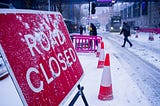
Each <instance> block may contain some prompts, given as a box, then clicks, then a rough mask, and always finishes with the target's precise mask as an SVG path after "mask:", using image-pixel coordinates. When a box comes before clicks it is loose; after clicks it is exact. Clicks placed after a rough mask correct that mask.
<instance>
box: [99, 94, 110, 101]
mask: <svg viewBox="0 0 160 106" xmlns="http://www.w3.org/2000/svg"><path fill="white" fill-rule="evenodd" d="M98 99H99V100H103V101H107V100H112V99H113V95H108V96H104V95H98Z"/></svg>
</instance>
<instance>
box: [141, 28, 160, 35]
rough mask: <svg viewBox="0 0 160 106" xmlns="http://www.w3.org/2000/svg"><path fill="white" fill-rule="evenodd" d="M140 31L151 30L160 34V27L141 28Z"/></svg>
mask: <svg viewBox="0 0 160 106" xmlns="http://www.w3.org/2000/svg"><path fill="white" fill-rule="evenodd" d="M139 32H149V33H156V34H160V28H140V29H139Z"/></svg>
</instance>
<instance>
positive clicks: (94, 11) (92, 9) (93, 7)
mask: <svg viewBox="0 0 160 106" xmlns="http://www.w3.org/2000/svg"><path fill="white" fill-rule="evenodd" d="M91 6H92V7H91V14H95V13H96V9H95V8H96V3H92V4H91Z"/></svg>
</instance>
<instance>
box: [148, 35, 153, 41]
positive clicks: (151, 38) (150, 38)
mask: <svg viewBox="0 0 160 106" xmlns="http://www.w3.org/2000/svg"><path fill="white" fill-rule="evenodd" d="M148 40H150V41H154V34H153V33H149V38H148Z"/></svg>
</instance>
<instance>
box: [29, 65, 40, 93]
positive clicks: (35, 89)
mask: <svg viewBox="0 0 160 106" xmlns="http://www.w3.org/2000/svg"><path fill="white" fill-rule="evenodd" d="M32 72H35V73H37V74H38V73H39V71H38V70H37V69H36V68H33V67H30V68H29V69H28V70H27V74H26V78H27V83H28V85H29V87H30V88H31V89H32V91H34V92H40V91H41V90H43V81H40V86H39V87H38V88H36V87H34V86H33V84H32V82H31V79H30V74H31V73H32Z"/></svg>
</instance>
